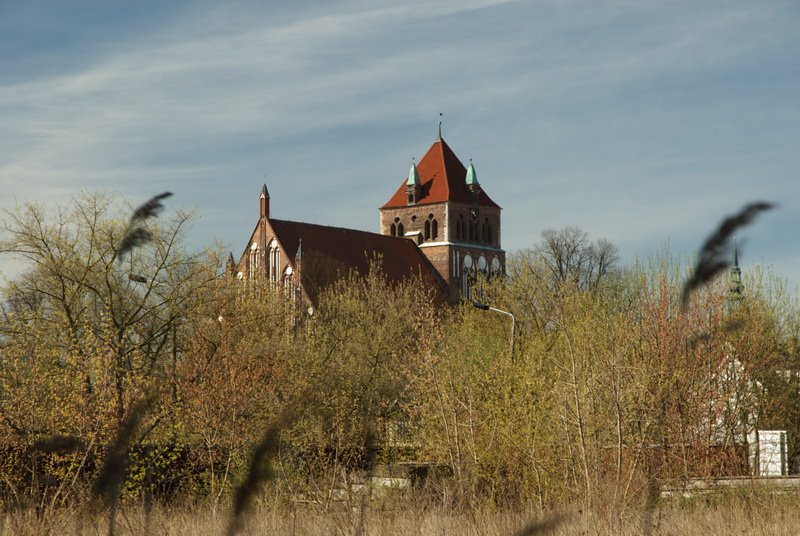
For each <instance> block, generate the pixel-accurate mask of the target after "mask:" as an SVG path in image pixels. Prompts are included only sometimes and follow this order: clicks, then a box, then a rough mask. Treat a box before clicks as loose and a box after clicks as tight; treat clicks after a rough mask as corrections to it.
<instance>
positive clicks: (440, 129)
mask: <svg viewBox="0 0 800 536" xmlns="http://www.w3.org/2000/svg"><path fill="white" fill-rule="evenodd" d="M443 115H444V114H443V113H442V112H439V136H438V137H437V138H436V139H437V140H441V139H442V116H443Z"/></svg>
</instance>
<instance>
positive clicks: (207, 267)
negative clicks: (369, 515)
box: [0, 197, 800, 518]
mask: <svg viewBox="0 0 800 536" xmlns="http://www.w3.org/2000/svg"><path fill="white" fill-rule="evenodd" d="M120 213H124V211H121V210H119V209H117V208H116V205H114V203H112V201H111V200H109V199H106V198H103V197H84V198H79V199H76V200H75V201H74V202H73V203H72V205H70V207H68V208H65V209H63V210H62V211H60V212H58V213H54V214H47V213H45V212H44V210H43V209H41V208H40V207H35V206H25V207H21V208H20V209H18V210H17V211H16V212H15V213H13V214H11V215H9V218H8V220H7V221H6V223H5V226H4V228H3V234H2V238H0V250H1V251H2V252H6V253H14V254H16V255H18V256H21V257H22V258H23V259H25V260H26V262H27V264H26V270H27V271H26V272H25V273H23V275H22V276H20V277H19V278H18V279H17V280H15V281H12V282H11V283H9V284H8V285H7V286H6V288H4V289H3V295H2V298H3V310H2V318H0V427H2V428H0V430H2V432H0V434H2V436H1V437H2V445H0V447H2V448H3V449H4V450H3V455H2V456H0V459H2V462H1V463H0V472H2V476H3V482H4V484H3V485H4V486H5V492H6V496H7V497H14V496H19V495H25V494H28V495H36V494H39V495H40V496H42V497H44V502H52V503H53V504H60V503H61V502H64V501H65V500H66V499H65V498H66V497H68V496H70V494H72V495H74V496H78V495H79V494H80V493H79V492H80V488H81V485H80V483H88V482H90V481H91V479H92V478H93V477H94V476H95V475H96V473H97V471H98V466H99V465H100V464H99V461H101V460H102V459H104V456H105V455H106V452H107V451H108V449H109V445H110V443H111V442H112V441H113V438H114V437H115V433H116V432H117V430H118V426H119V423H121V422H123V421H124V417H125V415H126V414H127V413H128V412H129V410H130V408H131V406H132V405H135V404H136V403H137V402H138V401H141V400H142V399H144V398H147V397H149V398H148V399H150V398H152V399H153V400H154V401H155V402H154V403H153V404H152V405H151V406H148V411H147V412H146V414H145V415H144V416H143V418H142V421H141V424H140V426H139V428H138V429H137V431H136V433H135V434H134V435H135V437H134V438H133V446H132V447H131V449H130V453H129V465H128V468H127V473H126V474H127V480H126V484H125V492H126V496H128V497H129V498H135V497H139V496H140V495H142V494H145V495H147V494H153V495H160V496H164V497H186V498H197V497H208V498H210V499H211V500H212V501H213V502H214V503H215V504H216V503H218V502H224V501H227V500H228V498H229V497H230V492H231V490H232V489H234V488H235V486H236V485H237V483H239V482H242V481H245V480H246V477H247V476H248V464H249V463H250V460H251V455H252V452H253V450H254V447H255V446H256V445H258V444H259V443H260V442H262V439H263V436H264V432H265V430H274V431H275V434H276V435H275V438H273V439H275V445H276V446H277V448H276V449H274V450H275V452H274V456H273V455H272V454H273V451H272V450H270V453H271V457H269V458H268V459H266V460H265V461H264V463H265V464H269V468H270V470H271V471H270V472H269V473H268V474H269V475H271V476H270V478H271V480H270V481H269V492H270V493H272V494H274V495H275V496H276V497H278V498H279V499H290V498H297V497H303V498H304V499H305V500H308V501H309V502H313V503H315V504H320V505H322V506H324V507H330V506H331V503H332V501H333V498H334V497H335V496H337V494H339V492H341V491H342V490H349V489H351V488H350V487H349V486H350V484H352V483H353V481H361V480H360V479H364V478H366V475H368V474H369V473H370V472H371V471H373V470H374V469H375V468H376V467H377V466H379V465H382V464H389V463H392V462H395V461H397V460H404V461H409V460H413V461H418V462H419V461H424V462H426V463H428V464H429V465H430V467H441V466H446V467H447V468H448V474H449V475H450V476H447V477H442V476H441V475H439V476H437V477H431V478H430V479H429V481H428V483H427V484H426V485H427V486H428V489H430V490H435V492H432V494H431V495H432V497H434V498H435V500H438V501H441V503H442V504H443V505H444V506H447V507H451V506H458V507H468V508H495V507H520V506H533V507H536V508H539V509H545V508H547V507H548V506H551V505H555V504H565V503H575V502H578V503H582V504H584V505H585V506H587V507H591V508H593V509H600V510H604V509H607V511H610V512H615V515H618V516H620V518H621V517H622V516H624V514H625V512H628V511H630V510H632V509H634V508H638V507H640V506H642V503H643V500H644V498H645V497H646V496H647V495H648V490H652V489H657V484H658V483H659V482H663V481H665V480H669V479H682V478H683V479H685V478H687V477H694V476H713V475H723V474H726V473H739V474H741V473H746V472H747V471H748V468H747V466H746V463H747V462H746V456H745V457H744V458H743V457H742V456H741V455H740V454H741V446H742V444H743V442H744V441H745V437H746V435H747V433H748V432H749V431H751V430H753V429H755V428H761V429H764V428H778V429H786V430H788V431H789V437H790V450H791V455H792V456H795V455H797V453H798V448H799V447H798V434H799V433H800V399H798V392H800V390H798V381H800V380H798V378H800V372H798V371H800V351H798V348H799V347H800V344H799V343H798V315H797V311H798V308H797V304H796V303H795V302H794V301H792V300H791V299H789V298H788V297H787V296H786V294H785V291H784V290H783V289H782V287H781V285H779V284H776V283H775V282H773V281H771V280H770V279H769V277H766V276H764V275H763V274H755V277H754V278H752V279H746V280H745V299H744V300H742V301H741V303H739V305H738V306H736V307H731V303H730V301H729V300H728V299H727V297H728V296H727V289H726V288H725V286H724V285H723V284H722V283H718V284H714V285H711V286H708V287H705V288H704V289H702V290H700V291H698V292H696V293H695V294H694V295H693V296H692V300H691V301H690V302H689V306H688V307H687V308H686V309H685V310H683V309H682V308H681V307H680V301H679V299H680V296H679V293H680V288H681V281H682V279H683V276H684V275H685V269H682V268H681V267H680V266H678V265H677V264H676V263H675V262H674V261H673V260H672V259H670V258H669V256H668V255H666V254H663V255H661V256H659V257H657V258H655V259H653V260H650V261H648V262H642V263H636V264H634V265H633V266H630V267H628V268H626V269H624V270H623V269H618V268H617V267H616V266H614V262H613V261H614V256H615V254H616V250H615V248H613V247H612V246H611V245H608V244H604V243H598V244H596V245H594V246H592V247H589V246H591V244H589V243H588V242H587V243H584V244H583V246H582V247H583V248H584V249H583V250H581V253H580V255H579V258H578V261H579V262H578V263H577V264H575V263H574V262H573V260H574V259H573V260H569V259H568V263H567V264H565V265H564V266H566V268H565V270H564V272H563V274H562V276H559V277H554V276H553V269H554V268H553V267H554V266H555V267H557V266H558V264H557V263H556V264H554V263H553V261H554V259H556V260H558V259H557V258H556V257H555V255H556V254H560V253H559V252H560V251H561V250H558V249H554V248H553V247H551V248H550V249H549V250H547V251H537V250H531V251H525V252H521V253H520V254H517V255H512V256H510V257H509V259H508V270H507V277H506V278H505V280H502V281H500V280H497V279H495V280H493V281H483V282H482V283H481V284H480V285H479V287H480V289H481V300H482V301H483V302H485V303H490V304H492V305H493V306H495V307H497V308H500V309H503V310H505V311H509V312H511V313H513V314H514V317H515V319H516V329H515V332H514V333H513V341H514V344H513V348H514V350H513V354H512V344H511V340H512V332H511V327H512V325H511V322H510V320H511V319H510V318H509V317H508V316H506V315H502V314H496V313H495V312H494V311H483V310H479V309H476V308H474V307H472V306H471V305H470V304H468V303H463V304H461V305H459V306H455V307H444V306H437V305H435V304H434V303H433V301H432V297H431V295H430V294H429V293H428V290H427V286H426V285H425V284H424V283H423V282H421V281H419V280H409V281H407V282H406V283H404V284H400V285H390V284H388V283H387V282H386V281H385V280H384V278H383V277H382V276H381V274H380V273H379V271H378V269H377V268H375V269H373V270H372V271H371V272H370V274H369V275H368V276H366V277H347V278H344V279H342V278H337V277H333V274H334V273H336V274H338V273H339V272H338V271H336V270H335V269H333V268H335V267H333V268H331V267H330V266H324V265H320V266H318V267H317V269H319V270H322V271H323V272H324V273H327V274H329V275H330V276H331V277H330V280H329V281H326V283H328V284H327V286H324V288H323V287H322V286H320V287H319V288H315V289H314V292H313V294H314V296H315V297H316V298H317V300H318V302H317V303H316V308H315V310H314V312H313V314H311V315H310V314H309V313H308V312H307V307H306V306H307V304H301V303H298V302H295V301H294V299H291V298H290V297H287V296H286V295H285V294H284V292H283V290H282V289H276V288H273V287H272V286H271V285H270V284H269V282H267V281H259V280H252V281H245V282H242V281H239V280H236V279H234V278H227V277H222V276H218V273H219V272H220V267H219V266H216V265H214V264H213V263H212V262H211V261H209V260H207V259H205V258H204V257H202V256H199V255H195V254H190V253H187V252H186V251H185V248H184V246H183V242H182V236H183V233H184V230H185V227H186V225H187V223H188V219H187V216H186V215H182V214H178V215H177V216H175V217H174V218H173V219H171V220H166V221H162V222H161V223H160V224H159V225H155V224H150V227H149V230H150V231H151V232H152V233H153V236H154V240H153V242H152V243H151V244H150V245H147V246H145V247H143V248H139V249H136V250H134V251H133V253H132V255H131V256H130V257H126V258H125V260H124V261H123V262H117V261H116V260H115V256H114V251H115V249H114V248H115V245H116V244H117V242H118V241H119V239H120V237H121V234H122V233H123V231H124V229H125V218H120V217H118V216H117V214H120ZM564 236H566V235H563V236H562V235H558V234H554V235H553V236H552V237H553V238H559V237H561V238H564ZM571 236H573V238H575V237H577V239H579V240H578V241H579V242H580V240H584V241H585V236H584V235H581V234H580V233H578V234H575V233H573V234H572V235H571ZM567 238H568V236H567ZM554 244H555V243H554ZM551 245H552V244H551ZM556 245H559V244H556ZM559 247H561V246H560V245H559ZM592 248H593V249H592ZM540 249H541V248H540ZM601 254H602V255H601ZM548 256H549V257H548ZM581 259H582V260H581ZM565 262H566V261H565ZM598 262H599V263H600V264H598ZM569 263H571V264H569ZM587 263H588V264H587ZM309 267H311V265H309ZM326 269H327V271H325V270H326ZM130 275H135V276H137V277H136V278H135V280H132V279H130V277H129V276H130ZM306 275H307V274H306ZM141 280H144V281H145V282H144V283H142V282H140V281H141ZM276 423H278V424H279V425H278V424H276ZM52 436H64V437H69V438H76V439H77V442H76V445H77V446H76V447H75V448H73V449H72V450H70V451H68V452H64V453H55V454H53V453H48V454H47V455H44V454H42V452H40V451H39V450H37V448H38V447H36V445H37V444H38V443H37V442H40V441H41V440H42V439H43V438H45V439H46V438H49V437H52ZM737 456H738V458H737ZM263 467H267V465H264V466H263ZM264 474H267V472H265V473H264ZM654 483H655V484H656V486H654V485H653V484H654ZM14 500H19V499H14Z"/></svg>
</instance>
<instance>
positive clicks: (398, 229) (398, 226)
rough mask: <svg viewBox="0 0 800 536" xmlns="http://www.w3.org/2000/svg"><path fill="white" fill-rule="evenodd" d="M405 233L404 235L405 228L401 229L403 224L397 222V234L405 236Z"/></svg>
mask: <svg viewBox="0 0 800 536" xmlns="http://www.w3.org/2000/svg"><path fill="white" fill-rule="evenodd" d="M405 235H406V232H405V229H403V224H402V223H398V224H397V236H405Z"/></svg>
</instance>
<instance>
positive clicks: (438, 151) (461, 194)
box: [381, 138, 499, 208]
mask: <svg viewBox="0 0 800 536" xmlns="http://www.w3.org/2000/svg"><path fill="white" fill-rule="evenodd" d="M416 167H417V172H418V173H419V180H420V183H421V195H420V197H419V199H418V200H417V202H416V203H415V204H416V205H426V204H433V203H444V202H448V201H455V202H460V203H465V204H471V203H472V202H473V200H472V194H471V193H470V191H469V190H468V189H467V186H466V177H467V169H466V168H465V167H464V164H462V163H461V161H460V160H459V159H458V157H457V156H456V155H455V153H454V152H453V150H452V149H450V146H449V145H447V143H446V142H445V141H444V139H441V138H440V139H437V140H436V141H435V142H433V145H431V147H430V149H428V152H427V153H425V156H423V157H422V160H420V161H419V163H418V164H417V165H416ZM407 183H408V177H406V178H404V179H403V181H402V183H401V184H400V187H399V188H398V189H397V191H395V193H394V195H393V196H392V197H391V199H389V201H387V202H386V204H385V205H383V207H381V208H396V207H405V206H408V201H407V196H406V190H407V188H408V185H407ZM478 205H481V206H487V207H498V205H497V204H496V203H495V202H494V201H492V199H491V198H490V197H489V196H488V195H486V192H483V191H481V192H480V197H479V198H478ZM498 208H499V207H498Z"/></svg>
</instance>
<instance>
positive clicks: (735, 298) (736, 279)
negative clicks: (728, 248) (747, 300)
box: [728, 237, 744, 311]
mask: <svg viewBox="0 0 800 536" xmlns="http://www.w3.org/2000/svg"><path fill="white" fill-rule="evenodd" d="M742 299H744V284H743V283H742V269H741V268H739V246H738V245H737V243H736V237H734V238H733V266H731V269H730V271H729V272H728V310H729V311H732V310H733V309H735V308H736V307H737V306H738V305H739V303H740V302H741V301H742Z"/></svg>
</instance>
